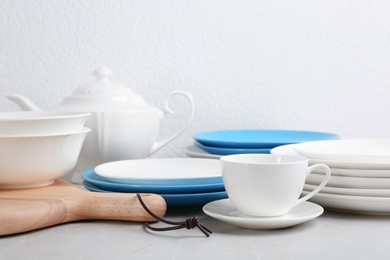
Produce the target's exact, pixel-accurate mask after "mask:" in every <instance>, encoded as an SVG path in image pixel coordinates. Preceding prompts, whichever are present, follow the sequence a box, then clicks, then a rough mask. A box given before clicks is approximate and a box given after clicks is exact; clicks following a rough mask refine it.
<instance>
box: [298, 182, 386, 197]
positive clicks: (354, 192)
mask: <svg viewBox="0 0 390 260" xmlns="http://www.w3.org/2000/svg"><path fill="white" fill-rule="evenodd" d="M315 188H317V185H312V184H305V186H304V187H303V189H304V190H305V191H312V190H313V189H315ZM320 193H330V194H337V195H350V196H367V197H390V189H360V188H338V187H327V186H325V187H323V188H322V189H321V191H320Z"/></svg>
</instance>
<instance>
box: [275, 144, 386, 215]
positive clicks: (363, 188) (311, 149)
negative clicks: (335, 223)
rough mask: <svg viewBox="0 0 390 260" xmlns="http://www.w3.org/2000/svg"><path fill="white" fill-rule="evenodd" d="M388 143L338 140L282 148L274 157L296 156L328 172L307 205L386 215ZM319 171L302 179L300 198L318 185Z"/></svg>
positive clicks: (320, 176)
mask: <svg viewBox="0 0 390 260" xmlns="http://www.w3.org/2000/svg"><path fill="white" fill-rule="evenodd" d="M389 147H390V139H341V140H331V141H316V142H307V143H301V144H294V145H285V146H280V147H276V148H274V149H272V150H271V153H272V154H275V155H299V156H303V157H305V158H307V159H308V160H309V165H310V164H316V163H324V164H326V165H328V166H329V167H330V168H331V172H332V176H331V177H330V180H329V182H328V183H327V185H326V186H325V187H324V188H323V189H322V190H321V191H320V192H319V193H318V194H316V195H315V196H313V197H312V198H311V199H310V201H312V202H315V203H317V204H319V205H321V206H323V207H325V208H328V209H332V210H337V211H345V212H351V213H360V214H377V215H388V214H390V191H389V190H390V149H389ZM322 177H323V171H322V170H315V171H314V172H313V173H312V174H311V175H309V176H308V177H307V179H306V183H305V185H304V190H303V194H307V193H309V192H311V191H312V190H313V188H314V187H315V186H316V185H318V183H319V180H320V179H321V178H322Z"/></svg>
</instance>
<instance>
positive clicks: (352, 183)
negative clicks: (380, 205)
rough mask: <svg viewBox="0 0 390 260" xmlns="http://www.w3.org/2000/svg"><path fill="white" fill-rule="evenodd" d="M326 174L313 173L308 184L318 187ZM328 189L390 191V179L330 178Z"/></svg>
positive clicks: (308, 177) (307, 181)
mask: <svg viewBox="0 0 390 260" xmlns="http://www.w3.org/2000/svg"><path fill="white" fill-rule="evenodd" d="M324 177H325V174H320V173H311V174H309V175H308V176H307V177H306V183H308V184H315V185H318V184H320V183H321V182H322V180H323V179H324ZM326 187H338V188H356V189H390V178H368V177H367V178H364V177H350V176H333V175H332V176H330V179H329V181H328V183H327V184H326Z"/></svg>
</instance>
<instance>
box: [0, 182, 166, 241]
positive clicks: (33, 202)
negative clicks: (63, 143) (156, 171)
mask: <svg viewBox="0 0 390 260" xmlns="http://www.w3.org/2000/svg"><path fill="white" fill-rule="evenodd" d="M142 199H143V200H144V202H145V204H146V205H147V206H148V208H149V209H150V210H152V212H154V213H155V214H156V215H157V216H159V217H163V216H164V215H165V213H166V209H167V205H166V203H165V200H164V198H162V197H161V196H160V195H157V194H142ZM87 219H107V220H108V219H109V220H125V221H139V222H145V221H147V222H150V221H155V219H154V218H153V217H151V216H150V215H149V214H148V213H147V212H146V211H145V210H144V209H143V208H142V206H141V204H140V203H139V201H138V198H137V195H136V194H135V193H99V192H90V191H85V190H81V189H79V188H77V187H75V186H73V185H72V184H70V183H68V182H65V181H61V180H57V181H55V182H54V183H53V184H52V185H49V186H46V187H40V188H31V189H17V190H0V236H1V235H9V234H16V233H21V232H26V231H31V230H35V229H39V228H43V227H48V226H53V225H57V224H61V223H66V222H72V221H78V220H87Z"/></svg>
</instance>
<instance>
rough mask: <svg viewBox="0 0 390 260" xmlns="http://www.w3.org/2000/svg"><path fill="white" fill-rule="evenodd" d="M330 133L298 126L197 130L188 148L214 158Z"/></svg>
mask: <svg viewBox="0 0 390 260" xmlns="http://www.w3.org/2000/svg"><path fill="white" fill-rule="evenodd" d="M338 138H339V137H338V136H337V135H335V134H331V133H323V132H311V131H298V130H225V131H212V132H203V133H197V134H195V135H194V136H193V139H194V143H193V145H191V146H189V147H187V148H186V149H185V154H186V155H187V156H189V157H200V158H214V159H218V158H220V157H221V156H225V155H232V154H249V153H250V154H253V153H256V154H259V153H260V154H269V153H270V151H271V149H272V148H274V147H276V146H280V145H286V144H295V143H301V142H308V141H317V140H335V139H338Z"/></svg>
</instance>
